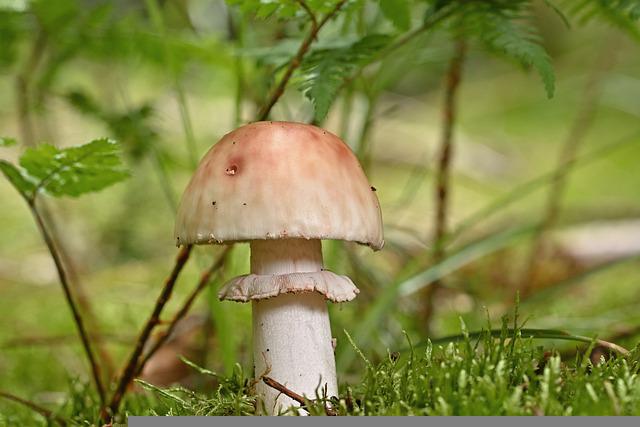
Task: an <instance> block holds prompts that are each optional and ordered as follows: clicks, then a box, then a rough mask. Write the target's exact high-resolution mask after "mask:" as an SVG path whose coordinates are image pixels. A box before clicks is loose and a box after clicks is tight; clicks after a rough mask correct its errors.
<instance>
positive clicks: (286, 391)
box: [262, 376, 337, 416]
mask: <svg viewBox="0 0 640 427" xmlns="http://www.w3.org/2000/svg"><path fill="white" fill-rule="evenodd" d="M262 382H264V383H265V384H266V385H268V386H269V387H271V388H273V389H275V390H278V391H279V392H280V393H282V394H284V395H285V396H287V397H289V398H291V399H293V400H295V401H296V402H298V403H299V404H300V405H301V408H303V409H305V408H306V406H307V401H308V399H305V398H304V396H300V395H299V394H298V393H296V392H295V391H293V390H290V389H288V388H287V387H286V386H285V385H283V384H281V383H279V382H278V381H276V380H274V379H273V378H271V377H266V376H262ZM324 410H325V413H326V414H327V415H328V416H336V415H337V414H336V411H334V410H333V409H332V408H330V407H328V406H327V405H324Z"/></svg>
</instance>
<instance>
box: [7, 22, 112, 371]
mask: <svg viewBox="0 0 640 427" xmlns="http://www.w3.org/2000/svg"><path fill="white" fill-rule="evenodd" d="M37 25H38V28H37V30H36V36H35V40H34V42H33V45H32V46H31V49H30V51H29V55H28V57H27V58H26V61H25V63H24V66H23V67H22V68H21V69H20V70H19V72H18V73H17V75H16V78H15V83H14V84H15V102H16V111H17V118H18V126H19V128H20V134H21V136H22V141H23V142H24V144H25V145H26V146H27V147H34V146H36V144H37V135H36V127H35V125H34V118H33V108H32V101H31V99H32V97H33V96H32V93H31V87H32V81H33V79H34V75H35V74H36V72H37V71H38V69H39V67H40V65H41V63H42V61H43V59H44V57H45V54H46V48H47V43H48V40H47V34H46V32H45V31H44V30H43V29H42V27H41V26H40V24H39V23H37ZM33 197H35V192H34V196H33ZM39 216H40V218H41V220H42V222H43V223H44V224H45V225H46V228H47V230H48V232H49V236H50V238H51V240H52V241H53V242H54V245H55V246H56V247H57V249H58V254H59V257H60V259H61V260H62V262H63V264H64V265H66V266H67V270H66V271H67V276H68V283H69V286H70V288H71V289H73V291H74V292H75V294H76V299H77V303H78V305H79V306H80V308H81V309H82V312H83V314H84V315H85V317H86V320H87V323H88V324H89V325H90V326H92V327H93V329H98V321H97V317H96V316H95V312H94V311H93V309H92V307H91V304H90V301H89V298H87V294H86V292H85V291H84V288H83V287H82V285H81V283H80V281H79V280H78V276H77V274H76V268H75V267H74V263H73V258H72V257H71V256H70V255H69V252H68V250H67V248H66V247H65V245H64V244H63V243H64V242H63V240H62V239H61V238H60V233H59V228H58V226H57V224H56V222H55V221H54V219H53V216H52V215H51V211H50V209H49V207H48V205H47V204H45V203H42V204H41V205H40V207H39ZM95 335H96V339H95V345H96V350H97V352H98V354H99V356H100V358H101V360H102V362H103V363H104V365H105V366H106V368H107V373H109V371H110V370H111V368H112V367H113V361H112V360H111V357H110V355H109V353H108V352H107V351H106V349H105V348H104V346H103V344H102V340H101V338H100V336H99V334H95Z"/></svg>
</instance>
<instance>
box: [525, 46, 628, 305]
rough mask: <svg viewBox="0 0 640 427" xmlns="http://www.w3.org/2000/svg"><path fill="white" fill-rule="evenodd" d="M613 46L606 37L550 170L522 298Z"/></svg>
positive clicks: (544, 247) (533, 278) (543, 251)
mask: <svg viewBox="0 0 640 427" xmlns="http://www.w3.org/2000/svg"><path fill="white" fill-rule="evenodd" d="M613 45H614V40H613V39H609V40H608V41H607V42H605V43H603V44H602V47H601V48H600V52H599V53H598V55H597V58H596V60H595V63H594V66H593V68H592V70H591V73H590V75H589V77H588V79H587V82H586V84H585V86H584V89H583V94H584V95H583V97H582V101H581V102H580V109H579V110H578V113H577V115H576V117H575V119H574V120H573V123H572V124H571V128H570V130H569V134H568V135H567V138H566V139H565V141H564V143H563V144H562V146H561V148H560V153H559V156H558V164H557V166H556V169H555V170H554V171H553V176H552V179H551V185H550V188H549V193H548V195H547V203H546V205H545V208H544V209H545V212H544V216H543V219H542V222H541V226H540V230H539V231H538V233H537V234H536V235H535V236H534V240H533V243H532V245H531V251H530V253H529V257H528V258H527V263H526V267H525V271H524V275H523V278H522V280H521V287H520V288H521V289H520V293H521V294H522V295H523V297H527V296H528V295H529V294H530V293H531V291H532V290H533V288H534V287H535V285H536V284H537V282H538V280H539V273H540V264H541V262H542V261H544V260H545V258H546V256H547V255H548V250H549V242H548V234H549V232H550V230H551V229H553V228H554V227H555V225H556V224H557V222H558V218H559V217H560V211H561V209H562V206H561V205H562V199H563V197H564V194H565V190H566V187H567V181H568V179H569V175H570V174H571V172H572V171H573V167H574V165H575V160H576V157H577V155H578V152H579V150H580V148H581V147H582V144H583V142H584V139H585V137H586V135H587V134H588V132H589V129H590V128H591V125H592V124H593V122H594V119H595V115H596V110H597V106H598V101H599V98H600V92H601V89H602V82H603V79H604V77H605V76H606V73H607V71H608V70H609V69H610V68H611V67H612V66H613V64H614V62H615V54H616V49H615V48H613Z"/></svg>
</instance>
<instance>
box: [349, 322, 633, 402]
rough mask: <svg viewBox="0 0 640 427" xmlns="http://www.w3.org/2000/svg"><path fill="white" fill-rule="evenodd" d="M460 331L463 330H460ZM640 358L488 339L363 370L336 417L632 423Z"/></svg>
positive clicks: (504, 336) (412, 353)
mask: <svg viewBox="0 0 640 427" xmlns="http://www.w3.org/2000/svg"><path fill="white" fill-rule="evenodd" d="M463 331H464V329H463ZM639 369H640V352H638V350H636V351H635V352H634V354H632V355H631V356H630V357H628V358H613V359H611V360H608V361H603V362H602V363H598V364H595V365H594V364H593V363H592V362H591V361H590V360H589V359H588V357H587V356H586V355H580V356H578V357H577V358H576V360H575V362H573V363H570V362H565V363H563V362H561V359H560V356H559V355H558V354H557V353H555V352H548V351H545V350H544V349H543V348H542V347H537V346H535V345H534V344H533V342H532V341H531V340H525V339H523V338H521V336H520V334H519V333H518V332H517V331H516V332H515V334H509V333H508V329H507V328H506V324H505V325H504V326H503V332H502V333H501V334H500V336H499V338H498V339H494V338H493V337H492V336H491V334H489V333H485V334H482V335H481V337H480V338H479V339H477V340H472V339H470V338H469V337H468V336H467V338H465V339H464V340H462V341H461V342H459V343H449V344H447V345H443V346H434V345H432V344H431V343H428V344H427V345H426V347H425V349H424V351H422V352H421V353H419V352H418V351H417V350H413V349H411V350H409V351H407V352H406V353H405V354H390V355H389V357H388V358H387V360H386V361H384V362H382V363H381V364H380V365H378V366H376V367H375V368H368V369H367V373H366V376H365V378H364V380H363V382H362V383H361V384H360V385H358V386H356V387H354V389H353V391H352V395H353V397H352V398H351V399H350V402H348V401H347V399H345V398H342V399H341V400H340V406H339V410H340V412H341V413H343V414H350V415H541V414H543V415H637V414H640V378H639V377H638V375H637V374H638V370H639Z"/></svg>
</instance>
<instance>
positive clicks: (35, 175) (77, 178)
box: [0, 138, 129, 200]
mask: <svg viewBox="0 0 640 427" xmlns="http://www.w3.org/2000/svg"><path fill="white" fill-rule="evenodd" d="M20 166H22V168H21V169H19V168H17V167H15V166H14V165H12V164H11V163H9V162H7V161H4V160H2V161H0V167H1V168H2V172H3V173H4V175H5V176H6V177H7V179H9V181H10V182H11V183H12V184H13V185H14V187H16V189H17V190H18V191H19V192H20V193H21V194H22V195H23V196H24V197H25V198H27V199H28V200H32V199H33V198H34V197H35V196H36V194H37V192H38V191H40V190H43V191H45V192H46V193H48V194H50V195H52V196H55V197H59V196H73V197H76V196H79V195H81V194H84V193H88V192H92V191H99V190H102V189H103V188H106V187H108V186H110V185H112V184H115V183H117V182H120V181H122V180H123V179H125V178H127V177H128V176H129V173H128V172H127V171H126V170H125V168H124V167H123V165H122V161H121V159H120V147H119V144H118V143H117V142H115V141H113V140H111V139H108V138H101V139H96V140H93V141H91V142H89V143H88V144H84V145H80V146H76V147H70V148H64V149H59V148H57V147H54V146H52V145H47V144H44V145H39V146H38V147H35V148H28V149H27V150H26V151H25V153H24V154H23V155H22V156H21V157H20Z"/></svg>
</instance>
